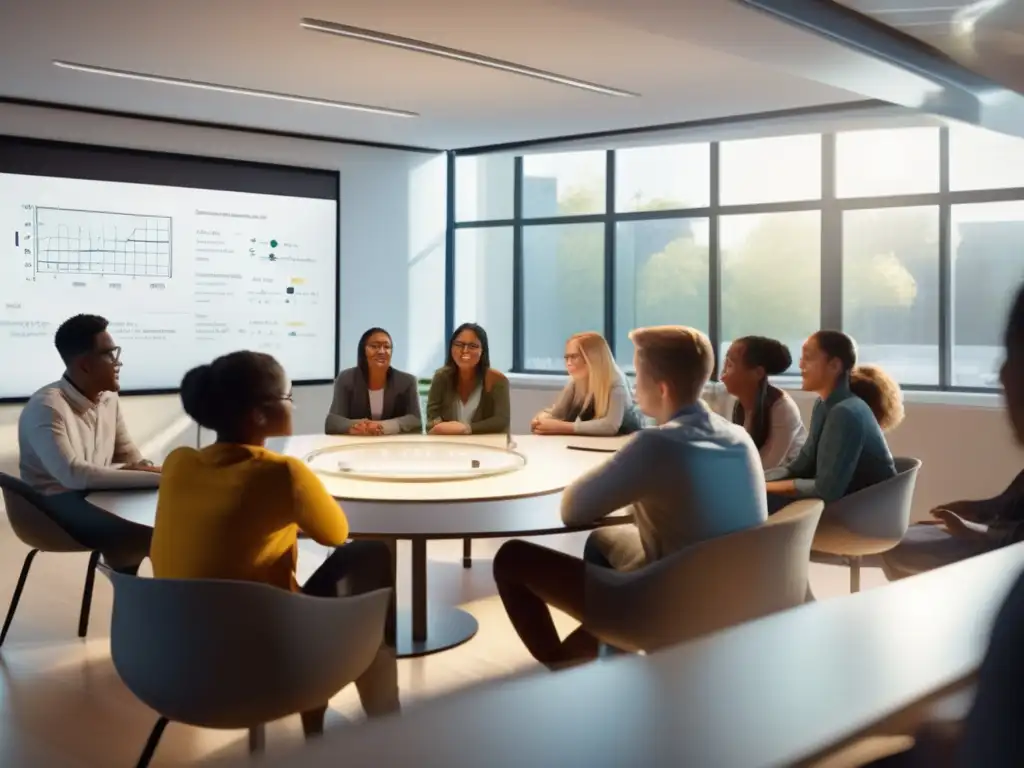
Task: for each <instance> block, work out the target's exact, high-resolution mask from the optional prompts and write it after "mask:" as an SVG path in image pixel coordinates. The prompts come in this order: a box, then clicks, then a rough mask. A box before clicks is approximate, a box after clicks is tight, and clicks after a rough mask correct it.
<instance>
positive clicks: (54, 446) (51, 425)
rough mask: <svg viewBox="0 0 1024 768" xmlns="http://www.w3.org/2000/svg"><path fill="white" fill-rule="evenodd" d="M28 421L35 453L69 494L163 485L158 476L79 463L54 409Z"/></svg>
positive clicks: (45, 409)
mask: <svg viewBox="0 0 1024 768" xmlns="http://www.w3.org/2000/svg"><path fill="white" fill-rule="evenodd" d="M23 418H25V417H24V416H23ZM29 418H32V421H31V422H30V423H29V424H28V425H27V427H26V430H25V434H26V435H27V437H28V440H29V443H30V444H31V446H32V449H33V450H34V451H35V453H36V455H37V456H38V457H39V460H40V461H41V462H42V464H43V466H44V467H45V468H46V471H47V472H49V473H50V476H51V477H53V478H54V479H55V480H56V481H57V482H58V483H60V484H61V485H62V486H64V487H65V488H67V489H68V490H72V491H101V490H104V491H105V490H127V489H135V488H156V487H158V486H159V485H160V474H159V473H158V472H148V471H140V470H134V469H115V468H113V467H100V466H97V465H95V464H89V463H88V462H85V461H82V460H81V459H79V458H78V457H77V456H75V452H74V450H73V449H72V447H71V441H70V440H69V439H68V430H67V424H66V423H65V422H64V417H63V416H61V415H60V413H58V412H57V411H55V410H54V409H53V408H49V407H47V406H41V407H40V408H38V409H33V411H32V413H31V414H30V415H29Z"/></svg>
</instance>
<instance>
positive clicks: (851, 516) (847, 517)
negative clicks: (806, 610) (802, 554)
mask: <svg viewBox="0 0 1024 768" xmlns="http://www.w3.org/2000/svg"><path fill="white" fill-rule="evenodd" d="M895 461H896V476H895V477H893V478H891V479H889V480H886V481H884V482H881V483H877V484H875V485H872V486H869V487H867V488H864V489H863V490H860V491H857V492H856V493H851V494H850V495H849V496H844V497H843V498H841V499H840V500H839V501H834V502H832V503H831V504H828V505H826V506H825V511H824V513H822V515H821V522H820V523H818V530H817V533H815V535H814V544H813V546H812V550H813V555H812V557H814V559H815V560H818V559H820V558H819V557H818V555H831V556H836V557H841V558H843V560H844V561H845V562H846V563H847V564H848V565H849V567H850V592H859V591H860V565H861V558H862V557H864V555H880V554H882V553H883V552H888V551H889V550H890V549H892V548H893V547H895V546H896V545H897V544H899V543H900V541H902V539H903V537H904V536H905V535H906V533H907V528H909V527H910V511H911V506H912V504H913V501H914V486H915V484H916V483H917V472H918V470H919V469H920V468H921V461H920V460H919V459H909V458H897V459H896V460H895Z"/></svg>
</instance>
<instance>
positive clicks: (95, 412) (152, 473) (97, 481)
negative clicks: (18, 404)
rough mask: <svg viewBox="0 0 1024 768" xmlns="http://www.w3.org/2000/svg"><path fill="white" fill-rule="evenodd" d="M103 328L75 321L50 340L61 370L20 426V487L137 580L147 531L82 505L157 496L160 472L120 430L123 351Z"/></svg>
mask: <svg viewBox="0 0 1024 768" xmlns="http://www.w3.org/2000/svg"><path fill="white" fill-rule="evenodd" d="M107 325H108V323H107V321H106V319H104V318H102V317H97V316H96V315H76V316H75V317H72V318H71V319H70V320H67V321H65V322H64V323H63V324H62V325H61V326H60V328H58V329H57V334H56V336H55V337H54V343H55V345H56V347H57V352H58V353H59V354H60V356H61V359H62V360H63V361H64V365H65V366H66V368H65V370H64V375H63V376H62V377H61V379H60V380H59V381H56V382H54V383H53V384H47V385H46V386H45V387H43V388H42V389H40V390H39V391H38V392H36V393H35V394H34V395H32V397H31V399H29V401H28V403H26V405H25V408H24V410H22V412H21V417H20V418H19V419H18V447H19V450H20V454H21V460H20V469H21V479H22V480H24V481H25V482H26V483H28V485H30V486H32V487H33V488H34V489H36V490H37V491H39V492H40V493H42V494H43V495H45V496H47V497H49V502H50V504H49V509H48V510H47V511H48V512H49V514H50V515H52V516H53V517H54V522H56V523H57V524H58V525H59V526H60V527H61V528H63V529H64V531H66V532H67V533H68V535H70V536H71V537H72V538H74V539H75V540H76V541H77V542H78V543H79V544H81V545H82V546H85V547H89V548H90V549H93V550H97V551H99V552H101V553H102V554H103V558H104V560H105V562H106V563H107V565H109V566H110V567H111V568H114V569H116V570H119V571H123V572H126V573H134V572H135V571H136V570H137V569H138V567H139V563H141V562H142V561H143V560H144V559H145V558H146V557H147V556H148V555H149V542H150V538H151V536H152V531H151V530H150V528H148V527H146V526H142V525H138V524H136V523H132V522H129V521H127V520H124V519H122V518H120V517H117V516H116V515H112V514H110V513H109V512H107V511H105V510H102V509H100V508H99V507H96V506H94V505H92V504H90V503H89V502H87V501H86V500H85V496H86V494H87V493H88V492H90V491H98V490H111V489H128V488H156V487H157V485H158V484H159V482H160V469H159V467H155V466H154V465H153V463H152V462H150V461H146V460H145V459H143V457H142V454H141V453H140V452H139V449H138V448H137V447H136V446H135V443H133V442H132V439H131V437H130V436H129V435H128V430H127V428H126V427H125V424H124V418H123V416H122V413H121V405H120V401H119V400H118V396H117V392H118V390H119V389H120V385H119V383H118V374H119V372H120V370H121V348H120V347H118V346H117V345H116V344H114V340H113V339H112V338H111V336H110V333H108V332H107Z"/></svg>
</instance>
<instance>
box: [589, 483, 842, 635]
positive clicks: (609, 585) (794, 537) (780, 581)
mask: <svg viewBox="0 0 1024 768" xmlns="http://www.w3.org/2000/svg"><path fill="white" fill-rule="evenodd" d="M823 508H824V504H823V503H822V502H821V501H819V500H817V499H805V500H802V501H797V502H795V503H793V504H790V505H789V506H788V507H786V508H785V509H783V510H780V511H779V512H778V513H776V514H775V515H772V516H771V517H770V518H768V520H767V521H766V522H765V523H763V524H762V525H759V526H756V527H754V528H748V529H747V530H744V531H739V532H737V533H732V534H728V535H726V536H719V537H718V538H715V539H710V540H708V541H703V542H700V543H698V544H695V545H694V546H692V547H688V548H686V549H684V550H682V551H681V552H677V553H675V554H673V555H670V556H669V557H666V558H664V559H662V560H659V561H657V562H656V563H653V564H651V565H649V566H647V567H645V568H643V569H642V570H639V571H635V572H633V573H619V572H616V571H613V570H611V569H609V568H597V567H593V568H588V570H587V582H588V583H587V595H586V597H587V603H586V611H585V613H586V622H587V624H588V626H589V627H592V628H593V630H594V632H595V634H597V635H598V636H599V637H601V639H603V640H605V641H607V642H609V643H612V644H614V645H617V646H619V647H624V648H629V649H633V650H645V651H652V650H657V649H658V648H663V647H665V646H667V645H673V644H675V643H680V642H683V641H685V640H689V639H691V638H694V637H699V636H701V635H705V634H708V633H710V632H714V631H717V630H720V629H725V628H727V627H731V626H733V625H735V624H741V623H743V622H746V621H751V620H753V619H758V618H761V617H763V616H768V615H769V614H772V613H776V612H777V611H783V610H786V609H787V608H792V607H794V606H797V605H801V604H803V603H804V602H805V600H806V597H807V571H808V566H809V563H810V557H811V540H812V539H813V537H814V529H815V528H816V527H817V525H818V519H819V517H820V516H821V512H822V509H823Z"/></svg>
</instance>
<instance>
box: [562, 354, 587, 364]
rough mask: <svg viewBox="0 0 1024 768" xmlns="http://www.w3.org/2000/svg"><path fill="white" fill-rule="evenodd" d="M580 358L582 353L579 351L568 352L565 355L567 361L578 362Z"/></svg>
mask: <svg viewBox="0 0 1024 768" xmlns="http://www.w3.org/2000/svg"><path fill="white" fill-rule="evenodd" d="M582 359H583V355H581V354H580V353H579V352H570V353H569V354H567V355H566V356H565V362H567V363H578V362H579V361H580V360H582Z"/></svg>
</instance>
